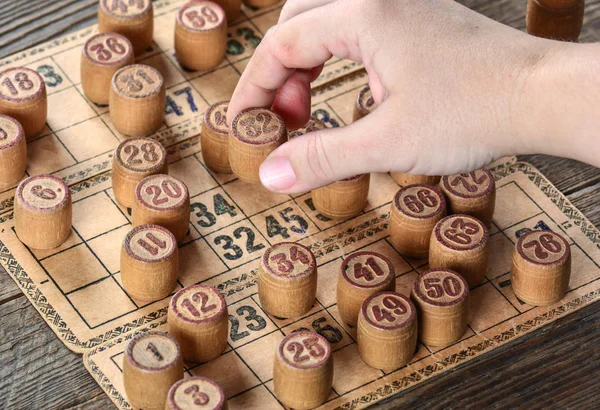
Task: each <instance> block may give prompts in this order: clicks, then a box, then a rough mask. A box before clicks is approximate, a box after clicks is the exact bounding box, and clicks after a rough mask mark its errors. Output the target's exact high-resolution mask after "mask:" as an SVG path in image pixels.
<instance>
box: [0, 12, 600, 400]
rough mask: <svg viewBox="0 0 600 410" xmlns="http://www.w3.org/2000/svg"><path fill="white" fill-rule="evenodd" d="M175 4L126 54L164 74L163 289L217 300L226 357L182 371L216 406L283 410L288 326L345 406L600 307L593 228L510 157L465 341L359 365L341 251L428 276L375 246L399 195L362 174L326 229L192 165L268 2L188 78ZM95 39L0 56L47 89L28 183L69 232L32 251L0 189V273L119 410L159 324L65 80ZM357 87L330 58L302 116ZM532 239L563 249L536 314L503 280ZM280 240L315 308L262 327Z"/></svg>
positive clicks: (105, 162) (82, 114) (330, 106)
mask: <svg viewBox="0 0 600 410" xmlns="http://www.w3.org/2000/svg"><path fill="white" fill-rule="evenodd" d="M183 3H184V1H171V0H168V1H159V2H156V3H154V7H155V19H156V22H155V35H154V41H155V44H154V47H153V49H152V50H151V51H149V52H148V53H146V54H145V55H143V56H141V57H140V58H139V59H138V60H139V61H140V62H141V63H143V64H148V65H151V66H153V67H156V68H157V69H158V70H159V71H161V73H162V74H163V76H164V77H165V82H166V85H167V113H166V117H165V124H164V126H163V128H162V129H161V130H159V131H158V132H157V133H156V135H154V137H155V138H157V139H158V140H159V141H160V142H161V143H162V144H163V145H164V146H165V147H166V149H167V151H168V154H169V162H170V168H169V170H170V173H171V174H173V175H175V176H176V177H178V178H180V179H182V180H183V181H185V182H186V183H187V185H188V187H189V191H190V197H191V204H192V205H191V223H190V231H189V235H188V237H187V238H186V239H185V241H184V242H183V243H182V245H181V247H180V255H181V273H180V277H179V286H178V288H177V289H181V287H184V286H188V285H191V284H195V283H204V284H207V285H210V286H214V287H216V288H217V289H218V290H219V291H220V292H221V293H222V294H223V295H224V297H225V299H226V301H227V303H228V306H229V307H228V309H229V321H230V336H229V343H228V348H227V350H226V351H225V352H224V353H223V354H222V355H221V356H220V357H219V358H218V359H216V360H214V361H212V362H210V363H205V364H201V365H196V366H192V365H189V366H188V367H187V368H186V374H187V375H203V376H207V377H211V378H213V379H215V380H216V381H217V382H218V383H219V384H220V385H221V386H222V387H223V389H224V391H225V394H226V396H227V397H228V398H229V404H230V408H233V409H237V408H243V409H277V408H282V406H281V404H280V403H279V402H278V401H277V399H276V397H275V395H274V393H273V382H272V364H273V355H274V351H275V346H276V345H277V344H278V342H279V341H280V340H281V339H282V337H283V336H284V335H286V334H288V333H290V332H292V331H294V330H297V329H300V328H306V329H311V330H314V331H317V332H319V333H321V334H322V335H323V336H325V337H326V338H327V339H328V340H329V342H330V343H331V345H332V350H333V352H334V353H333V357H334V363H335V376H334V383H333V390H332V393H331V397H330V398H329V400H328V401H327V402H326V403H325V404H324V405H323V408H325V409H334V408H351V409H357V408H364V407H366V406H368V405H369V404H372V403H375V402H377V401H378V400H381V399H383V398H386V397H389V396H391V395H393V394H395V393H398V392H399V391H401V390H403V389H406V388H408V387H410V386H412V385H415V384H417V383H422V382H426V381H427V379H428V378H430V377H432V376H435V375H439V374H441V373H444V372H445V371H448V370H450V369H452V368H454V367H456V366H458V365H460V364H461V363H464V362H466V361H468V360H472V359H473V358H475V357H477V356H479V355H481V354H484V353H487V352H490V351H492V350H494V349H495V348H497V347H498V346H500V345H502V344H504V343H507V342H510V341H512V340H514V339H516V338H518V337H520V336H522V335H524V334H526V333H528V332H531V331H533V330H535V329H537V328H539V327H541V326H543V325H545V324H547V323H549V322H552V321H554V320H556V319H557V318H559V317H561V316H564V315H567V314H569V313H571V312H573V311H575V310H577V309H580V308H581V307H583V306H585V305H588V304H590V303H593V302H594V301H595V300H597V299H598V298H599V297H600V267H599V265H598V263H599V262H600V248H599V246H600V245H599V243H600V234H599V232H598V230H597V229H596V228H595V227H594V226H592V224H591V223H590V222H589V221H588V220H587V219H585V217H584V216H583V215H582V214H581V213H580V212H579V211H578V210H577V209H575V208H574V207H573V206H572V205H571V204H570V203H569V201H568V200H567V199H566V198H565V197H564V196H563V195H562V194H561V193H560V192H558V191H557V189H556V188H555V187H553V186H552V184H550V183H549V182H548V180H547V179H546V178H545V177H544V176H543V175H541V174H540V173H539V172H538V171H537V170H535V169H534V168H533V167H531V166H530V165H528V164H525V163H518V162H515V161H514V158H513V159H505V160H503V161H498V162H496V163H495V164H492V165H490V169H491V171H492V173H493V175H494V177H495V180H496V186H497V201H496V213H495V216H494V223H493V226H492V229H491V231H490V243H491V260H490V263H489V268H488V270H487V273H486V280H485V282H484V283H483V284H481V285H480V286H478V287H476V288H475V289H473V290H472V291H471V296H470V320H469V328H468V331H467V333H466V334H465V335H464V336H463V338H462V339H461V340H460V341H458V342H457V343H455V344H453V345H451V346H448V347H445V348H438V349H435V348H432V347H429V346H425V345H422V344H420V345H419V347H418V351H417V353H416V355H415V357H414V358H413V359H412V361H411V362H410V363H409V364H408V365H407V366H405V367H402V368H400V369H397V370H395V371H392V372H382V371H379V370H376V369H373V368H370V367H368V366H367V365H365V364H364V363H363V362H362V361H361V360H360V357H359V355H358V351H357V345H356V329H355V328H352V327H349V326H347V325H345V324H344V323H343V322H342V321H341V320H340V318H339V314H338V311H337V307H336V300H335V286H336V279H337V274H338V270H339V268H340V265H341V261H342V259H343V257H344V256H345V255H347V254H349V253H351V252H353V251H357V250H371V251H375V252H380V253H382V254H384V255H386V256H387V257H388V258H390V259H391V260H392V262H393V263H394V266H395V270H396V273H397V290H398V291H399V292H401V293H403V294H405V295H408V294H409V292H410V289H411V287H412V283H413V281H414V279H415V277H416V276H417V275H418V273H419V272H422V271H423V270H425V269H427V261H417V260H411V259H407V258H405V257H403V256H402V255H400V254H399V253H398V252H397V251H396V250H395V249H394V248H393V247H392V246H391V245H390V243H389V241H388V240H387V236H388V233H387V222H388V211H389V206H390V201H391V199H392V197H393V195H394V193H395V192H396V191H397V190H398V186H397V185H396V184H395V182H394V181H393V180H392V179H391V178H390V177H389V175H387V174H373V175H372V182H371V191H370V194H369V200H368V206H367V207H366V208H365V210H364V212H363V213H362V214H361V215H359V216H357V217H356V218H354V219H352V220H348V221H333V220H329V219H327V218H326V217H324V216H322V215H320V214H319V213H318V212H316V211H315V209H314V206H313V204H312V202H311V197H310V194H304V195H298V196H287V195H274V194H271V193H268V192H267V191H265V190H263V189H261V188H258V187H256V186H250V185H247V184H245V183H243V182H242V181H240V180H238V179H236V178H235V177H233V176H232V175H219V174H214V173H212V172H210V171H209V170H207V168H206V167H205V165H204V164H203V161H202V155H201V147H200V143H199V138H198V134H199V132H200V129H201V126H202V113H203V111H204V110H205V109H206V108H207V107H208V106H209V105H210V104H212V103H215V102H217V101H220V100H225V99H229V97H230V96H231V93H232V92H233V89H234V87H235V85H236V82H237V80H238V78H239V76H240V73H241V72H242V71H243V69H244V67H245V65H246V64H247V62H248V59H249V57H250V56H251V54H252V52H253V50H254V49H255V47H256V46H257V44H258V43H259V41H260V39H261V36H262V35H263V34H264V33H265V31H266V30H267V28H268V27H270V26H271V25H273V24H274V23H275V22H276V21H277V18H278V15H279V12H280V10H281V7H282V4H278V5H277V6H274V7H272V8H270V9H263V10H259V11H255V10H250V9H248V8H244V9H243V13H244V14H243V18H242V19H240V20H239V21H238V22H236V23H234V24H232V25H231V27H230V28H229V40H228V48H227V58H226V61H224V62H223V63H222V64H221V65H220V66H219V67H218V68H216V69H215V70H213V71H211V72H202V73H200V72H187V71H184V70H182V69H181V68H180V67H179V66H178V64H177V62H176V60H175V58H174V56H173V25H174V21H175V17H174V14H175V11H176V10H177V9H178V7H179V6H181V5H182V4H183ZM95 32H96V28H95V27H90V28H89V29H86V30H83V31H80V32H77V33H75V34H72V35H69V36H67V37H64V38H61V39H59V40H54V41H51V42H49V43H46V44H43V45H41V46H38V47H35V48H33V49H30V50H27V51H24V52H22V53H20V54H17V55H14V56H12V57H9V58H6V59H4V60H2V61H0V68H3V67H7V66H13V65H24V66H27V67H31V68H33V69H36V70H37V71H38V72H40V73H41V74H42V76H43V77H44V79H45V80H46V85H47V89H48V100H49V104H48V106H49V116H48V122H47V129H46V130H45V132H44V133H43V135H42V136H40V137H39V138H37V139H35V140H32V141H29V143H28V161H29V167H28V174H29V175H35V174H40V173H50V174H53V175H56V176H59V177H61V178H63V179H64V180H65V181H66V182H67V184H69V186H70V189H71V194H72V198H73V231H72V234H71V236H70V237H69V239H68V240H67V242H66V243H65V244H63V245H62V246H61V247H60V248H58V249H53V250H50V251H37V250H32V249H28V248H27V247H25V246H24V245H23V244H22V243H21V242H20V241H19V240H18V239H17V237H16V236H15V234H14V229H13V225H12V206H13V195H14V189H11V190H7V191H5V192H2V193H0V222H1V223H2V225H1V226H0V263H1V264H2V266H3V267H4V269H5V270H6V271H7V272H8V273H9V274H10V275H11V276H12V277H13V279H14V280H15V282H16V283H17V284H18V286H19V287H20V288H21V289H22V291H23V292H24V294H25V295H26V296H27V297H28V298H29V300H30V301H31V303H32V304H33V306H34V307H35V308H36V309H37V310H38V311H39V312H40V314H41V315H42V317H43V318H44V320H45V321H46V322H47V323H48V325H49V326H50V327H51V329H52V330H53V331H54V332H55V333H56V335H57V336H58V337H59V338H60V339H61V340H62V341H63V342H64V343H65V345H66V346H67V347H69V348H70V349H71V350H73V351H75V352H79V353H83V361H84V364H85V366H86V368H87V369H88V370H89V372H90V373H91V374H92V376H93V377H94V378H95V380H96V381H97V382H98V383H99V384H100V386H102V388H103V389H104V390H105V391H106V393H107V394H108V396H109V397H110V398H111V399H112V400H113V402H114V403H115V405H116V406H117V407H119V408H122V409H128V408H130V405H129V403H128V402H127V397H126V394H125V393H124V389H123V381H122V366H121V364H122V357H123V350H124V348H125V345H126V343H127V341H128V340H129V339H131V338H132V337H133V336H134V335H135V334H136V333H138V332H144V331H147V330H149V329H155V330H166V326H165V321H166V313H167V304H168V300H169V298H166V299H164V300H160V301H156V302H152V303H143V302H140V301H138V300H135V299H133V298H131V297H130V296H129V295H128V294H127V293H126V292H125V291H124V290H123V287H122V284H121V278H120V273H119V251H120V247H121V242H122V240H123V237H124V236H125V234H126V232H127V231H128V230H129V229H130V221H131V218H130V213H129V210H127V209H124V208H122V207H120V206H119V205H118V204H117V203H116V201H115V199H114V195H113V192H112V189H111V174H110V167H111V161H112V153H113V150H114V148H115V147H116V145H117V144H118V143H119V141H121V140H122V139H123V136H122V135H120V134H119V133H118V132H116V131H115V130H114V128H113V126H112V125H111V122H110V118H109V116H108V108H107V107H100V106H96V105H94V104H92V103H90V102H89V101H87V100H86V98H85V97H84V95H83V92H82V90H81V85H80V78H79V58H80V53H81V47H82V45H83V43H84V41H85V39H86V38H88V37H89V36H90V35H92V34H93V33H95ZM366 83H367V76H366V73H365V72H364V70H363V69H362V67H361V66H360V65H358V64H355V63H352V62H348V61H344V60H336V59H333V60H331V61H330V62H328V64H327V65H326V67H325V70H324V72H323V74H322V76H321V77H320V78H319V79H318V80H317V81H316V82H315V83H314V85H313V115H315V116H317V117H319V118H320V119H321V120H323V121H324V122H325V123H326V124H327V125H328V126H330V127H336V126H343V125H345V124H348V123H350V122H351V117H352V109H353V104H354V100H355V97H356V95H357V93H358V91H359V90H360V89H361V88H362V87H363V86H364V85H365V84H366ZM534 229H538V230H539V229H541V230H544V229H551V230H554V231H557V232H560V233H561V234H562V235H564V236H565V237H566V238H567V239H568V241H569V244H570V246H571V253H572V258H573V261H572V267H573V270H572V275H571V281H570V289H569V292H568V293H567V295H566V296H565V297H564V298H563V299H562V300H561V301H560V302H559V303H557V304H555V305H553V306H550V307H543V308H541V307H537V308H536V307H532V306H528V305H526V304H524V303H522V302H521V301H519V300H518V299H517V298H516V297H515V295H514V293H513V292H512V288H511V285H510V283H511V282H510V281H511V278H510V264H511V252H512V249H513V246H514V244H515V242H516V239H517V238H518V237H519V236H520V235H522V234H523V233H525V232H528V231H530V230H534ZM283 240H293V241H298V242H300V243H303V244H305V245H307V246H308V247H309V248H310V249H311V250H312V251H313V253H314V254H315V256H316V258H317V262H318V265H319V266H318V276H319V286H318V292H317V302H316V304H315V306H314V307H313V309H312V310H311V311H310V312H309V313H307V314H306V315H305V316H304V317H301V318H296V319H293V320H280V319H277V318H274V317H270V316H269V315H268V314H266V313H265V312H264V311H263V310H262V309H261V307H260V303H259V301H258V297H257V286H256V274H257V266H258V258H259V257H260V256H261V255H262V252H263V251H264V250H265V249H266V248H267V247H268V246H269V245H272V244H274V243H277V242H280V241H283Z"/></svg>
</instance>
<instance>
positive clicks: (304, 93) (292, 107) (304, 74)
mask: <svg viewBox="0 0 600 410" xmlns="http://www.w3.org/2000/svg"><path fill="white" fill-rule="evenodd" d="M311 81H312V72H311V71H309V70H296V72H294V74H292V76H291V77H290V78H288V80H287V81H286V83H285V84H284V85H283V86H282V87H281V88H280V89H279V91H278V92H277V96H276V97H275V101H274V102H273V107H272V108H273V110H274V111H275V112H277V113H278V114H279V115H281V116H282V117H283V120H284V121H285V124H286V126H287V128H288V129H289V130H295V129H298V128H300V127H302V126H303V125H304V124H306V123H307V122H308V118H309V117H310V82H311Z"/></svg>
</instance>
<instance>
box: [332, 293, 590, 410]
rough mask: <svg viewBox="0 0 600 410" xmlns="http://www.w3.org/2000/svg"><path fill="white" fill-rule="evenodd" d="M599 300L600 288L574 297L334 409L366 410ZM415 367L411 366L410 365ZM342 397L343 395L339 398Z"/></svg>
mask: <svg viewBox="0 0 600 410" xmlns="http://www.w3.org/2000/svg"><path fill="white" fill-rule="evenodd" d="M599 298H600V289H596V290H594V291H592V292H590V293H588V294H586V295H583V296H580V297H578V298H575V299H573V300H571V301H569V302H567V303H566V304H564V305H561V306H558V307H556V308H554V309H552V310H550V311H548V312H546V313H544V314H542V315H539V316H536V317H534V318H533V319H530V320H528V321H526V322H524V323H521V324H519V325H516V326H514V327H511V328H510V329H508V330H505V331H504V332H501V333H499V334H497V335H495V336H492V337H491V338H489V339H486V340H484V341H483V342H481V343H477V344H474V345H472V346H469V347H467V348H466V349H464V350H461V351H460V352H458V353H454V354H452V355H450V356H447V357H444V358H443V359H440V360H437V361H436V362H434V363H432V364H430V365H427V366H424V367H422V368H420V369H419V370H417V371H414V372H412V373H411V374H409V375H407V376H404V377H402V378H400V379H398V380H395V381H393V382H391V383H386V384H385V385H383V386H381V387H379V388H377V390H375V391H374V392H371V393H368V394H365V395H363V396H361V397H358V398H356V399H353V400H351V401H348V402H346V403H344V404H342V405H340V406H338V407H336V408H335V410H356V409H361V408H365V407H367V406H369V405H372V404H375V403H376V402H378V401H381V400H383V399H384V398H387V397H390V396H393V395H394V394H397V393H399V392H401V391H403V390H406V389H407V388H408V387H411V386H413V385H417V384H419V383H421V382H423V381H426V380H427V379H429V378H431V377H433V376H436V375H438V374H442V373H444V372H445V371H446V370H450V369H451V368H454V367H456V366H458V365H460V364H462V363H463V362H468V361H469V360H471V358H474V357H477V356H480V355H482V354H484V353H485V352H486V351H488V350H493V349H494V348H496V347H499V346H501V345H503V344H506V343H508V342H509V341H511V340H512V339H515V338H519V337H521V336H524V335H525V334H527V333H530V332H531V331H533V330H535V329H538V328H540V327H542V326H543V325H545V324H547V323H551V322H553V321H554V320H555V319H558V318H560V317H562V316H566V315H568V314H569V313H572V312H574V311H576V310H579V309H581V308H582V307H584V306H587V305H589V304H591V303H592V302H594V301H595V300H597V299H599ZM413 366H414V365H413ZM342 397H343V396H342Z"/></svg>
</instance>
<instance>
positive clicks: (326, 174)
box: [260, 102, 400, 194]
mask: <svg viewBox="0 0 600 410" xmlns="http://www.w3.org/2000/svg"><path fill="white" fill-rule="evenodd" d="M390 107H391V105H389V104H386V102H384V103H383V104H381V105H380V106H379V107H377V109H376V110H375V111H373V112H372V113H371V114H369V115H367V116H366V117H364V118H362V119H360V120H359V121H357V122H354V123H353V124H351V125H348V126H345V127H340V128H327V129H324V130H319V131H314V132H310V133H308V134H305V135H302V136H300V137H296V138H294V139H293V140H291V141H288V142H286V143H285V144H283V145H281V146H280V147H278V148H277V149H276V150H275V151H273V152H272V153H271V155H269V157H268V158H267V159H266V160H265V161H264V162H263V163H262V165H261V167H260V180H261V182H262V184H263V185H264V186H265V187H266V188H267V189H269V190H270V191H273V192H278V193H284V194H292V193H300V192H307V191H310V190H312V189H314V188H318V187H320V186H324V185H327V184H330V183H332V182H335V181H339V180H342V179H344V178H349V177H352V176H355V175H359V174H364V173H369V172H387V171H388V170H389V169H390V168H391V164H392V161H393V163H395V164H396V165H397V164H398V162H400V161H398V158H397V157H396V158H393V156H392V155H391V154H390V152H389V151H390V150H389V148H390V147H389V146H388V145H389V144H388V141H390V133H389V132H387V129H388V128H389V127H388V123H389V118H393V116H392V115H391V114H392V113H391V112H389V111H391V110H390Z"/></svg>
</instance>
